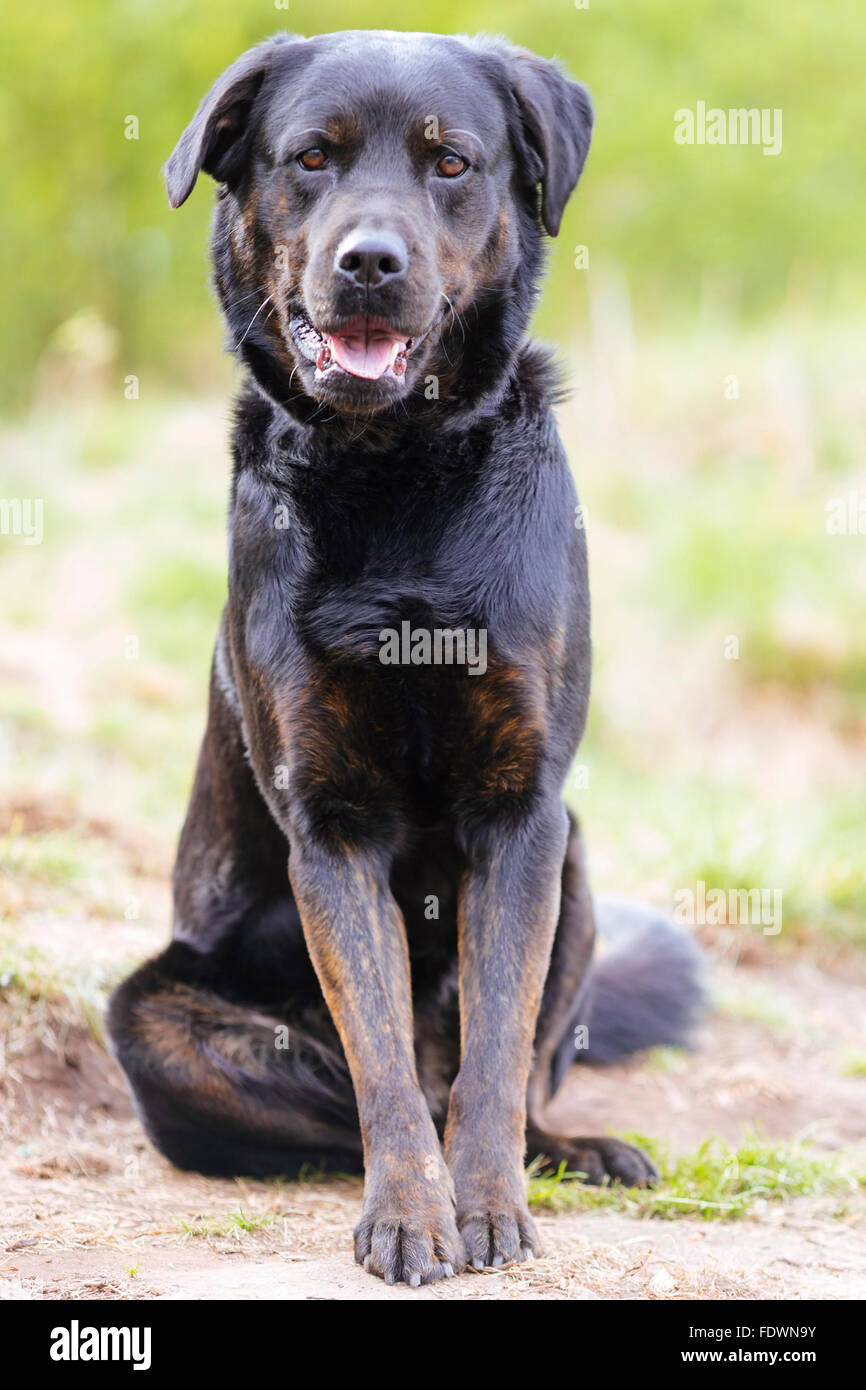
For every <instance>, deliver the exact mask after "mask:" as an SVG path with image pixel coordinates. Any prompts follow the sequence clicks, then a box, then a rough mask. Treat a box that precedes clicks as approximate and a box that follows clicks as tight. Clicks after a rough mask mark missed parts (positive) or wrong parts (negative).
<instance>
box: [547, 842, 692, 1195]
mask: <svg viewBox="0 0 866 1390" xmlns="http://www.w3.org/2000/svg"><path fill="white" fill-rule="evenodd" d="M596 925H598V928H599V936H600V937H602V940H603V944H605V945H608V946H609V947H610V951H609V954H606V955H603V956H602V958H601V959H600V960H599V961H597V962H596V961H593V959H592V957H593V947H594V942H595V935H596ZM699 976H700V958H699V953H698V951H697V949H696V947H695V946H694V944H693V942H692V941H691V940H690V938H689V937H687V936H686V935H685V933H683V932H681V931H679V930H678V929H676V928H675V927H674V926H673V925H672V924H670V923H669V922H667V921H665V919H664V918H663V917H662V916H661V915H660V914H658V913H655V912H653V911H651V910H650V909H647V908H643V907H640V906H638V905H631V904H619V903H615V902H611V901H608V900H605V899H601V900H600V901H599V902H598V903H597V904H595V905H593V901H592V898H591V897H590V893H589V887H588V883H587V876H586V869H585V865H584V859H583V852H582V847H581V843H580V832H579V829H578V826H577V823H576V822H575V821H574V820H572V823H571V830H570V834H569V841H568V849H567V851H566V857H565V863H564V866H563V877H562V906H561V910H560V919H559V924H558V927H557V933H556V940H555V942H554V947H553V953H552V956H551V963H550V970H549V972H548V977H547V982H546V985H545V992H544V998H543V1002H542V1009H541V1014H540V1017H539V1024H538V1030H537V1035H536V1047H535V1066H534V1069H533V1074H532V1078H531V1080H530V1086H529V1098H528V1107H527V1108H528V1116H529V1119H528V1125H527V1151H528V1154H529V1156H530V1157H531V1158H534V1157H536V1156H539V1155H543V1156H544V1157H545V1158H546V1159H547V1160H549V1162H550V1163H551V1164H553V1165H555V1166H558V1165H559V1164H560V1163H561V1162H563V1161H564V1162H565V1163H566V1164H567V1165H568V1168H569V1170H570V1171H572V1172H581V1173H583V1174H585V1176H586V1180H587V1181H589V1182H591V1183H600V1182H603V1181H604V1180H605V1178H610V1179H616V1180H619V1181H621V1182H624V1183H628V1184H630V1185H638V1184H644V1183H647V1182H651V1181H653V1180H654V1179H655V1177H656V1173H655V1169H654V1167H653V1165H652V1164H651V1163H650V1161H649V1159H648V1158H647V1157H646V1156H645V1154H643V1153H642V1152H641V1150H640V1149H638V1148H636V1147H635V1145H633V1144H627V1143H625V1142H624V1141H623V1140H620V1139H611V1138H606V1137H578V1138H564V1137H562V1136H558V1135H553V1134H550V1133H549V1132H548V1131H547V1130H546V1127H545V1124H544V1120H543V1111H544V1107H545V1105H546V1104H547V1102H548V1101H549V1100H550V1099H551V1098H552V1096H553V1095H554V1093H555V1092H556V1090H557V1089H558V1088H559V1086H560V1084H561V1082H562V1080H563V1079H564V1077H565V1075H566V1073H567V1072H568V1070H569V1068H570V1067H571V1066H572V1065H573V1064H574V1063H576V1062H578V1061H580V1062H587V1061H588V1062H590V1063H594V1062H613V1061H617V1060H619V1059H620V1058H623V1057H626V1056H629V1055H630V1054H631V1053H633V1052H637V1051H639V1050H641V1049H643V1048H646V1047H652V1046H656V1045H663V1044H667V1045H682V1044H684V1043H686V1042H687V1040H688V1036H689V1033H690V1031H691V1029H692V1027H693V1025H694V1024H695V1022H696V1021H697V1018H698V1015H699V1013H700V1010H701V1006H702V1001H703V992H702V989H701V985H700V979H699Z"/></svg>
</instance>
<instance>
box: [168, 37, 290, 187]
mask: <svg viewBox="0 0 866 1390" xmlns="http://www.w3.org/2000/svg"><path fill="white" fill-rule="evenodd" d="M292 42H302V41H301V40H295V38H294V35H289V34H280V35H278V36H277V37H276V38H273V39H266V40H265V42H264V43H259V44H256V46H255V48H250V49H248V50H247V52H246V53H242V54H241V56H240V58H238V59H236V61H235V62H234V63H232V65H231V67H230V68H226V70H225V72H224V73H223V74H222V76H220V77H218V78H217V80H216V82H215V83H214V85H213V86H212V87H211V89H210V91H209V92H208V94H207V96H206V97H205V98H204V100H203V101H202V103H201V105H200V106H199V108H198V110H197V111H196V113H195V115H194V116H193V118H192V120H191V121H190V123H189V125H188V126H187V128H186V130H185V131H184V132H183V135H182V136H181V137H180V139H179V140H178V142H177V144H176V145H175V147H174V150H173V151H172V153H171V155H170V156H169V158H168V160H167V162H166V164H165V167H164V169H163V173H164V175H165V186H166V189H167V191H168V201H169V202H170V203H171V206H172V207H173V208H179V207H180V205H181V203H185V202H186V200H187V198H188V197H189V195H190V193H192V190H193V189H194V188H195V181H196V179H197V178H198V176H199V172H200V171H201V170H202V169H204V171H205V173H206V174H210V175H211V177H212V178H214V179H217V180H218V181H219V182H220V183H229V184H231V183H232V182H233V181H234V180H235V179H236V178H237V177H238V175H239V174H240V171H241V169H242V167H243V160H244V156H245V154H246V139H245V137H246V135H247V133H248V131H249V116H250V111H251V110H252V106H253V102H254V101H255V99H256V97H257V95H258V92H259V88H260V87H261V85H262V82H263V81H264V79H265V76H266V75H267V73H268V72H269V71H270V69H271V68H272V67H273V65H274V63H275V61H276V60H277V58H278V57H279V56H280V55H281V54H282V53H284V52H285V46H286V44H287V43H292Z"/></svg>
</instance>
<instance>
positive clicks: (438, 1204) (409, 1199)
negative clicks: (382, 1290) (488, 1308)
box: [355, 1178, 466, 1288]
mask: <svg viewBox="0 0 866 1390" xmlns="http://www.w3.org/2000/svg"><path fill="white" fill-rule="evenodd" d="M431 1187H432V1190H431ZM355 1259H356V1260H357V1261H358V1264H361V1265H363V1266H364V1268H365V1269H366V1270H367V1271H368V1273H370V1274H376V1275H378V1277H379V1278H380V1279H384V1280H385V1283H386V1284H397V1283H401V1282H402V1283H404V1284H410V1285H411V1286H412V1287H413V1288H417V1286H418V1285H419V1284H432V1283H434V1282H435V1280H437V1279H448V1278H450V1277H451V1275H452V1274H456V1273H457V1271H458V1270H460V1269H462V1268H463V1266H464V1265H465V1263H466V1257H465V1254H464V1250H463V1242H462V1240H461V1239H460V1233H459V1231H458V1230H457V1222H456V1220H455V1213H454V1202H453V1199H452V1197H451V1193H450V1188H449V1187H448V1185H447V1184H446V1183H444V1182H443V1183H441V1184H436V1185H435V1186H432V1184H431V1183H430V1182H429V1181H428V1180H427V1179H426V1178H422V1179H420V1180H419V1181H417V1182H401V1183H399V1184H393V1183H384V1184H374V1185H373V1186H372V1190H371V1185H370V1184H369V1182H368V1190H367V1193H366V1195H365V1198H364V1212H363V1215H362V1217H361V1220H360V1221H359V1222H358V1225H357V1226H356V1227H355Z"/></svg>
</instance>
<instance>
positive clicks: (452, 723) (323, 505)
mask: <svg viewBox="0 0 866 1390" xmlns="http://www.w3.org/2000/svg"><path fill="white" fill-rule="evenodd" d="M591 120H592V117H591V108H590V105H589V100H588V98H587V95H586V93H585V91H584V90H583V88H581V87H580V86H579V85H578V84H576V83H573V82H571V81H570V80H569V79H568V78H567V77H566V76H565V75H564V74H563V73H562V72H561V71H560V70H559V69H558V68H557V67H555V66H554V65H553V64H552V63H547V62H544V61H543V60H541V59H538V58H535V57H534V56H533V55H530V54H527V53H525V52H524V51H522V50H518V49H513V48H510V47H509V46H507V45H505V44H504V43H502V42H499V41H486V40H465V39H452V38H443V37H439V36H431V35H414V36H409V35H393V34H362V33H355V34H345V35H339V34H338V35H328V36H325V37H322V38H317V39H310V40H294V39H291V38H287V37H283V38H281V39H279V40H274V41H271V42H269V43H267V44H264V45H260V46H259V47H258V48H257V49H254V50H252V51H251V52H250V53H249V54H245V55H244V56H243V57H242V58H241V59H239V60H238V62H237V63H236V64H235V65H234V66H233V67H232V68H230V69H229V70H228V71H227V73H225V74H224V75H223V77H222V78H220V79H219V81H218V82H217V83H216V85H215V87H214V88H213V90H212V92H211V93H210V94H209V95H208V96H207V97H206V98H205V100H204V102H203V103H202V105H201V107H200V108H199V111H198V112H197V113H196V115H195V117H194V118H193V121H192V122H191V124H190V126H189V128H188V130H187V131H186V132H185V133H184V135H183V136H182V137H181V140H180V142H179V144H178V146H177V149H176V150H175V153H174V154H173V155H172V157H171V159H170V160H169V163H168V165H167V169H166V180H167V185H168V189H169V195H170V198H171V201H172V203H173V204H174V205H175V206H177V205H179V204H180V203H181V202H183V201H184V199H185V198H186V197H187V196H188V194H189V193H190V191H191V190H192V187H193V185H194V183H195V181H196V177H197V175H198V173H199V172H200V170H202V169H204V170H205V171H207V172H209V173H211V174H212V175H213V176H214V177H215V178H216V179H218V180H219V181H221V190H220V193H221V196H220V199H219V201H218V204H217V210H216V215H215V219H214V230H213V255H214V265H215V279H216V285H217V290H218V293H219V296H220V300H221V303H222V305H223V308H224V312H225V316H226V320H227V323H228V325H229V332H230V336H231V341H232V344H233V346H234V348H235V350H236V352H237V354H238V356H239V358H240V360H241V361H242V362H243V363H244V365H245V366H246V368H247V371H248V382H247V384H246V386H245V388H244V390H243V391H242V393H241V396H240V399H239V401H238V404H237V408H236V416H235V428H234V435H233V453H234V474H233V481H232V491H231V506H230V547H229V601H228V605H227V608H226V612H225V614H224V617H223V621H222V624H221V627H220V632H219V635H218V639H217V647H216V653H215V658H214V667H213V675H212V681H211V695H210V715H209V721H208V728H207V732H206V734H205V739H204V744H203V747H202V752H201V756H200V759H199V764H198V769H197V772H196V778H195V784H194V787H193V793H192V798H191V802H190V808H189V812H188V816H187V820H186V823H185V826H184V830H183V834H182V836H181V841H180V847H179V852H178V859H177V866H176V870H175V881H174V889H175V924H174V940H173V944H172V945H170V946H169V947H168V949H167V950H166V951H165V952H163V954H162V955H161V956H159V957H158V958H157V959H156V960H154V961H151V962H149V963H148V964H146V965H145V966H143V967H142V968H141V969H140V970H139V971H137V972H136V974H135V975H134V976H132V977H131V979H130V980H128V981H127V982H126V983H125V984H124V985H122V986H121V988H120V989H119V990H118V991H117V992H116V993H115V995H114V997H113V1000H112V1003H111V1008H110V1015H109V1026H110V1032H111V1037H112V1040H113V1043H114V1046H115V1049H116V1052H117V1055H118V1057H119V1059H120V1061H121V1063H122V1065H123V1067H124V1068H125V1070H126V1073H127V1075H128V1077H129V1080H130V1083H131V1085H132V1089H133V1092H134V1095H135V1097H136V1102H137V1104H138V1107H139V1110H140V1113H141V1115H142V1119H143V1122H144V1123H145V1125H146V1127H147V1129H148V1132H149V1133H150V1135H151V1137H152V1139H153V1141H154V1143H156V1144H157V1145H158V1146H159V1147H160V1148H161V1149H162V1150H163V1152H164V1153H166V1154H167V1156H168V1157H169V1158H171V1159H172V1160H173V1161H174V1162H175V1163H177V1164H179V1165H180V1166H183V1167H194V1168H198V1169H200V1170H201V1171H203V1172H208V1173H229V1172H240V1173H247V1174H269V1173H293V1172H296V1171H297V1169H298V1167H299V1166H300V1165H301V1164H303V1163H304V1162H311V1163H318V1164H324V1165H326V1166H328V1167H332V1168H340V1169H346V1168H353V1167H359V1166H360V1165H361V1163H362V1161H363V1163H364V1167H365V1173H366V1190H365V1207H364V1214H363V1217H362V1220H361V1222H360V1224H359V1227H358V1229H357V1231H356V1255H357V1258H358V1259H359V1260H361V1261H363V1263H364V1264H365V1266H366V1267H368V1268H369V1269H371V1271H372V1272H374V1273H377V1274H380V1275H382V1276H383V1277H385V1278H387V1279H405V1280H407V1281H408V1282H410V1283H418V1282H420V1281H421V1280H422V1279H423V1280H429V1279H435V1278H439V1277H443V1276H447V1275H448V1274H450V1273H452V1272H453V1271H454V1270H455V1269H456V1268H458V1267H460V1266H461V1265H463V1264H464V1263H465V1262H467V1261H468V1262H470V1263H472V1264H474V1265H476V1266H479V1267H480V1266H482V1265H483V1264H485V1263H496V1264H498V1263H502V1262H503V1261H504V1260H510V1259H523V1258H526V1257H527V1256H528V1255H529V1254H531V1253H532V1252H533V1251H535V1250H537V1249H538V1238H537V1234H536V1232H535V1229H534V1226H533V1223H532V1220H531V1218H530V1216H529V1213H528V1211H527V1208H526V1200H525V1191H524V1177H523V1162H524V1156H525V1151H526V1148H527V1144H528V1145H529V1146H530V1148H531V1149H532V1151H533V1152H543V1153H545V1154H546V1155H547V1156H548V1157H549V1158H551V1159H552V1160H553V1161H556V1160H557V1159H558V1158H559V1157H564V1158H565V1159H566V1160H567V1161H568V1162H569V1164H570V1165H571V1166H574V1165H575V1164H577V1165H578V1166H579V1167H580V1168H581V1169H582V1170H583V1171H584V1172H586V1173H587V1175H588V1177H589V1178H590V1180H594V1181H600V1180H602V1179H603V1178H604V1177H605V1176H609V1177H614V1178H619V1179H622V1180H623V1181H629V1182H646V1181H650V1180H651V1179H652V1177H653V1169H652V1165H651V1164H650V1163H649V1161H648V1160H647V1159H646V1158H645V1157H644V1156H643V1155H642V1154H641V1153H640V1152H639V1151H638V1150H636V1149H634V1148H633V1147H632V1146H630V1145H627V1144H623V1143H620V1142H619V1141H616V1140H610V1139H605V1138H598V1139H593V1138H580V1139H576V1140H571V1139H562V1138H558V1137H556V1136H553V1135H551V1134H549V1133H548V1132H547V1131H546V1130H545V1128H544V1124H543V1111H544V1107H545V1104H546V1102H547V1101H548V1100H549V1098H550V1096H551V1094H552V1091H553V1089H554V1087H555V1085H556V1084H558V1082H559V1080H560V1079H561V1076H562V1074H563V1072H564V1070H565V1068H566V1067H567V1065H568V1062H569V1061H570V1060H571V1057H572V1056H573V1055H574V1048H573V1030H574V1027H575V1024H576V1023H577V1022H585V1021H586V1020H587V1019H588V1022H589V1029H590V1053H589V1057H590V1059H591V1060H603V1059H607V1058H610V1057H613V1056H619V1055H622V1053H623V1051H626V1050H629V1049H630V1048H634V1047H644V1046H648V1045H649V1044H651V1043H653V1042H662V1041H681V1040H682V1039H683V1038H684V1035H685V1029H686V1025H687V1024H688V1023H689V1022H690V1019H691V1012H692V1010H691V1005H690V1004H689V1003H688V1002H687V999H694V998H695V997H696V989H697V985H696V979H695V973H694V961H693V959H692V958H691V957H688V956H687V955H685V954H683V952H682V951H681V949H680V948H679V947H677V948H676V950H675V951H674V953H673V958H674V959H676V960H677V961H678V962H679V964H678V966H677V969H678V971H679V973H678V975H677V977H676V979H677V981H678V984H679V986H680V992H679V995H678V997H677V998H673V997H672V993H671V989H670V984H671V981H672V980H673V978H674V977H673V976H672V975H671V974H670V972H669V971H668V965H667V963H666V959H665V958H663V955H659V954H658V953H657V949H656V942H661V941H662V940H663V938H662V937H660V936H659V935H658V933H657V932H656V934H655V935H651V936H648V937H646V938H644V937H641V936H638V937H637V939H636V941H635V943H634V949H633V951H632V952H631V955H630V956H627V955H626V954H622V955H621V956H620V955H619V954H613V955H611V956H610V957H609V958H608V959H607V960H606V961H603V962H602V963H601V965H600V966H599V968H598V970H597V972H596V973H595V974H594V975H590V974H589V970H590V960H591V954H592V946H593V932H594V928H593V914H592V904H591V900H590V897H589V891H588V887H587V883H586V874H585V871H584V867H583V858H582V851H581V847H580V839H579V835H578V831H577V826H576V824H575V823H574V821H573V820H572V819H570V818H569V817H567V815H566V813H565V810H564V808H563V804H562V799H561V793H562V786H563V783H564V780H565V777H566V774H567V772H568V769H569V765H570V763H571V760H572V758H573V755H574V751H575V749H576V747H577V744H578V741H579V739H580V737H581V734H582V732H583V728H584V724H585V720H586V712H587V704H588V699H589V680H590V665H591V653H590V641H589V594H588V584H587V575H586V551H585V544H584V537H583V532H582V531H581V530H580V529H577V528H576V527H575V524H574V520H575V508H576V505H577V495H576V492H575V490H574V484H573V482H572V478H571V474H570V472H569V469H568V465H567V461H566V458H565V455H564V451H563V449H562V445H561V443H560V441H559V439H558V436H557V433H556V426H555V422H554V418H553V413H552V404H553V401H554V399H555V396H556V393H557V390H558V385H557V380H556V375H555V372H554V369H553V367H552V365H551V362H550V359H549V357H548V355H547V354H546V353H544V352H542V351H540V350H539V349H538V348H536V347H533V346H531V345H529V344H528V343H527V342H526V340H525V334H526V329H527V325H528V322H529V317H530V314H531V311H532V306H533V302H534V298H535V295H536V291H537V286H538V280H539V275H540V271H541V266H542V261H543V234H544V230H546V231H547V232H548V233H549V234H555V233H556V231H557V229H558V227H559V223H560V219H561V216H562V211H563V208H564V206H565V203H566V201H567V199H568V197H569V195H570V193H571V191H572V189H573V187H574V185H575V183H576V182H577V179H578V176H579V174H580V172H581V169H582V167H583V163H584V159H585V157H586V152H587V149H588V145H589V139H590V131H591ZM431 131H432V132H433V133H432V134H431ZM311 132H313V133H312V134H311ZM455 164H456V165H462V167H460V168H458V169H457V170H456V172H455ZM452 175H453V177H452ZM359 228H360V229H361V230H362V231H363V233H364V237H365V238H366V239H367V240H366V241H365V242H364V244H365V245H366V244H367V243H368V242H369V239H370V237H372V238H373V239H374V243H375V237H376V236H377V235H379V236H386V237H387V241H386V244H387V246H388V247H392V248H393V247H394V246H397V247H398V249H399V248H401V247H402V249H403V251H404V252H405V256H403V255H402V252H401V255H400V256H396V257H395V256H392V255H391V254H390V253H389V255H388V256H387V257H385V256H379V253H378V251H376V252H375V254H373V255H372V259H370V266H371V267H372V269H370V270H369V273H368V274H367V278H366V279H364V278H363V276H361V278H359V277H358V275H356V273H355V270H356V269H357V267H355V269H353V270H352V272H351V274H350V273H349V272H348V271H347V270H346V268H345V265H344V262H345V261H346V257H345V255H344V253H343V251H342V250H341V248H343V247H344V246H345V245H347V244H349V243H347V241H346V238H349V242H350V243H351V245H353V246H354V245H355V244H356V241H357V240H358V235H359V233H358V229H359ZM377 256H379V259H378V260H377V259H376V257H377ZM351 260H352V258H351V257H350V258H349V261H351ZM347 264H348V262H347ZM353 264H354V262H353ZM364 264H366V262H365V263H364ZM382 325H385V327H384V328H383V327H382ZM299 326H300V327H299ZM376 332H378V333H380V334H382V333H387V335H388V342H389V343H391V345H392V347H393V349H394V350H395V351H396V350H397V347H398V346H399V344H401V343H402V344H403V349H402V352H403V358H402V361H403V365H404V367H405V371H400V372H398V371H397V370H396V366H395V369H394V370H393V371H392V369H391V366H390V365H389V366H388V367H386V368H385V369H384V371H381V372H379V374H378V375H376V374H375V373H371V374H370V375H368V376H363V375H359V374H358V373H356V372H355V371H354V370H346V369H344V367H343V366H342V365H341V364H340V357H339V353H340V352H343V353H345V352H346V351H348V349H347V348H346V345H345V344H346V341H347V336H348V339H351V338H352V337H353V335H354V336H355V338H357V337H358V335H359V334H360V335H361V337H362V338H363V340H364V341H366V342H367V343H369V341H370V335H371V334H372V335H374V336H375V334H376ZM341 335H342V336H341ZM310 343H313V345H314V347H313V351H312V354H310V352H309V351H308V348H309V344H310ZM341 345H342V346H341ZM368 350H369V349H368ZM334 353H336V354H337V357H336V365H335V361H334V357H333V354H334ZM366 360H367V359H365V361H366ZM393 360H394V362H395V363H396V362H397V360H398V359H396V358H395V359H393ZM317 364H318V365H317ZM322 364H324V365H322ZM431 384H432V385H431ZM433 387H435V389H433ZM403 622H408V623H409V624H410V626H411V627H413V628H421V629H433V628H435V629H443V628H445V629H462V630H465V629H472V630H474V631H476V632H478V633H481V632H483V633H484V635H485V639H486V642H487V647H486V652H487V660H486V669H485V671H484V672H483V673H482V672H480V670H479V671H476V672H474V673H473V672H472V671H471V670H470V669H469V668H468V667H467V666H466V665H460V664H450V665H449V664H445V665H431V664H408V665H388V664H383V662H382V661H381V660H380V659H379V656H380V651H381V648H382V640H383V639H382V634H383V631H386V630H388V629H391V628H394V629H399V628H400V626H401V623H403ZM287 865H288V873H287ZM434 903H435V912H433V911H431V904H434ZM669 940H670V942H671V944H672V942H673V938H669ZM629 962H630V963H629ZM660 969H661V970H662V971H664V972H668V973H667V980H666V981H662V983H660V982H659V970H660ZM588 982H589V984H588ZM588 990H589V991H590V992H589V993H588ZM587 1010H589V1012H587ZM286 1030H287V1039H288V1046H287V1047H284V1048H281V1047H280V1046H279V1044H278V1041H277V1040H278V1038H279V1037H280V1036H281V1032H282V1033H285V1032H286ZM284 1040H285V1039H284ZM440 1141H441V1144H442V1145H444V1149H443V1147H441V1146H440Z"/></svg>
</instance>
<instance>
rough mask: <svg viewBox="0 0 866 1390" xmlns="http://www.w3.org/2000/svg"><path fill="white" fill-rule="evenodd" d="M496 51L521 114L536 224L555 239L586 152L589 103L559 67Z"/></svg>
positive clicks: (520, 51) (522, 53) (509, 50)
mask: <svg viewBox="0 0 866 1390" xmlns="http://www.w3.org/2000/svg"><path fill="white" fill-rule="evenodd" d="M499 51H500V53H501V55H502V56H503V57H504V58H505V61H506V64H507V71H508V79H507V80H508V84H509V86H510V89H511V93H512V96H513V97H514V98H515V100H516V102H517V105H518V108H519V111H520V118H521V124H522V127H523V136H524V139H525V142H526V145H527V147H528V154H529V167H528V168H527V170H526V172H527V173H528V174H529V176H530V180H531V182H532V183H533V184H535V185H537V184H539V183H540V184H541V220H542V222H543V223H544V229H545V231H546V232H547V234H548V235H549V236H556V235H557V233H558V231H559V227H560V224H561V222H562V214H563V212H564V211H565V205H566V203H567V202H568V200H569V198H570V197H571V195H572V193H573V192H574V189H575V186H576V184H577V181H578V179H579V178H580V174H581V170H582V169H583V166H584V163H585V161H586V156H587V154H588V152H589V142H590V139H591V138H592V124H593V112H592V102H591V100H590V96H589V93H588V91H587V90H586V88H585V87H583V86H581V84H580V83H579V82H573V81H572V80H571V78H570V77H568V76H567V74H566V73H564V72H563V71H562V69H561V68H560V67H559V65H558V63H555V62H552V61H550V60H549V59H547V58H539V57H537V56H536V55H535V54H534V53H530V52H529V51H528V50H527V49H525V48H517V47H514V46H511V45H508V46H507V47H505V46H503V47H502V48H500V50H499Z"/></svg>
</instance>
